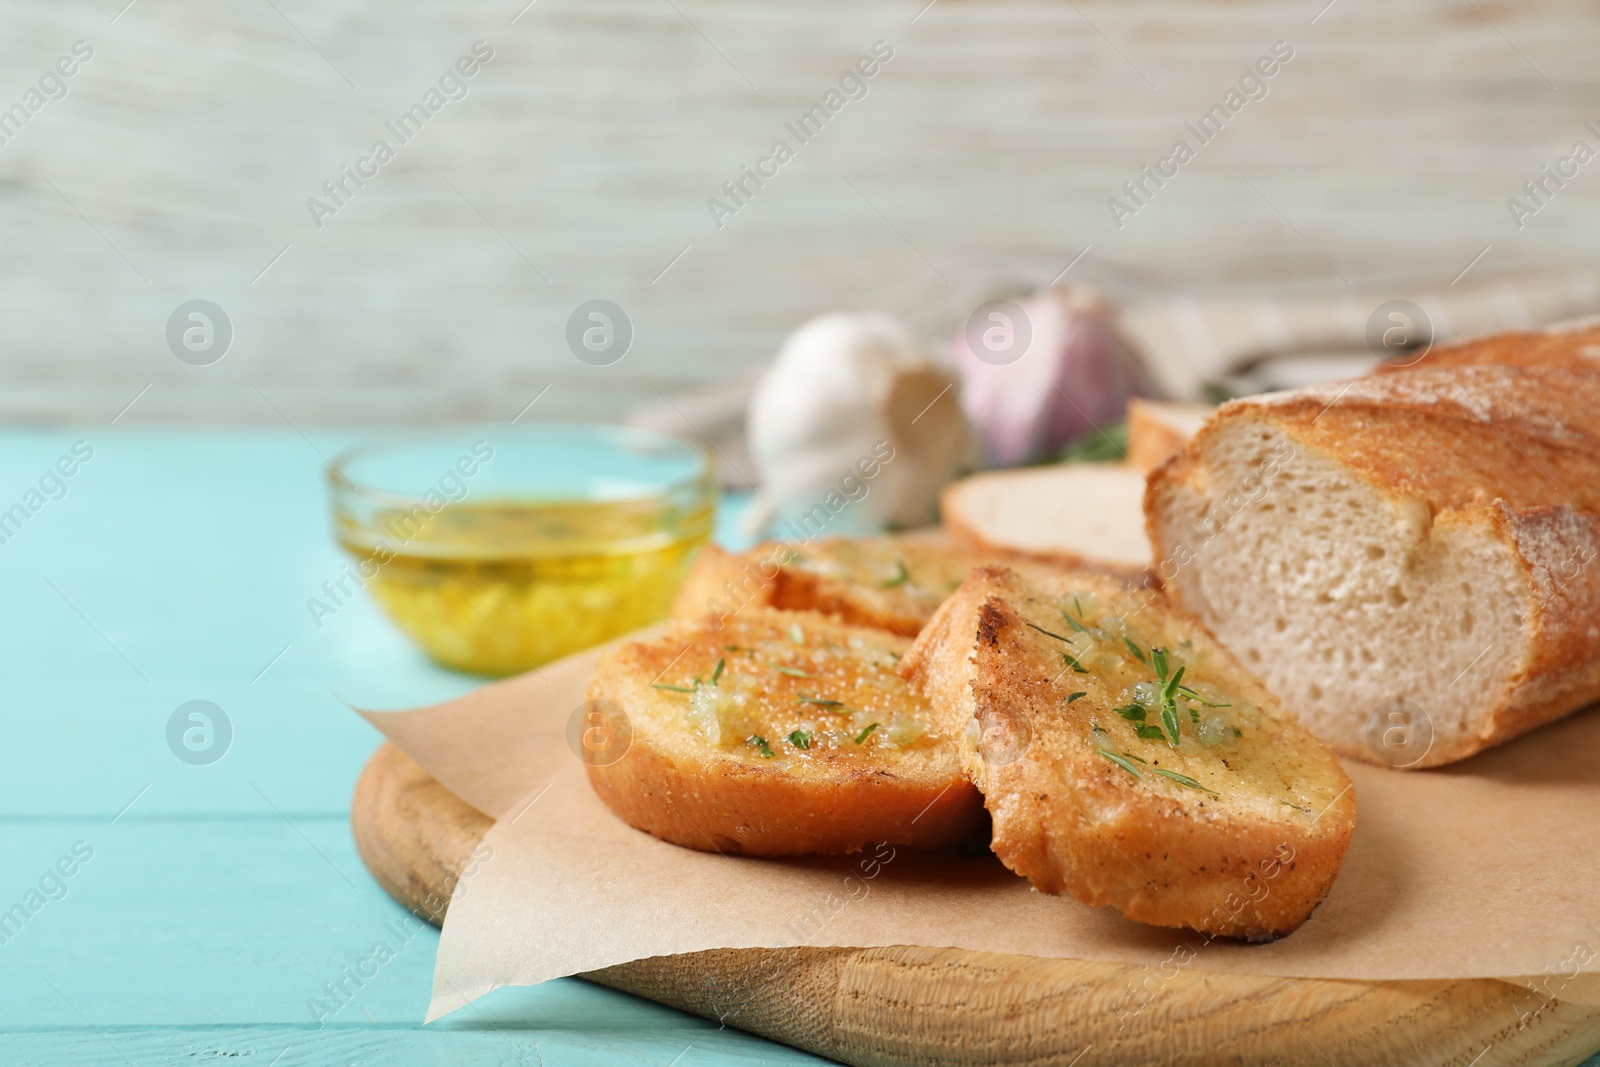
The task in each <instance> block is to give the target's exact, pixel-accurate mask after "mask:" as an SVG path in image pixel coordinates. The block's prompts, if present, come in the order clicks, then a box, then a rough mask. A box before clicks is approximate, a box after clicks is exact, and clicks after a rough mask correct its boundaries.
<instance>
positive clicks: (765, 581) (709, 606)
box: [671, 530, 1053, 638]
mask: <svg viewBox="0 0 1600 1067" xmlns="http://www.w3.org/2000/svg"><path fill="white" fill-rule="evenodd" d="M996 561H1009V562H1010V563H1011V564H1012V565H1013V566H1015V567H1017V568H1019V569H1020V570H1022V571H1023V572H1024V573H1033V572H1038V571H1040V570H1043V571H1045V572H1048V571H1050V570H1052V569H1053V566H1052V565H1051V564H1048V563H1041V562H1038V561H1033V560H1028V559H1021V558H1015V557H1012V556H1010V555H1008V554H1007V553H1002V552H969V551H966V550H963V549H958V548H955V547H953V546H952V545H951V544H950V543H949V539H948V538H946V537H945V536H944V535H943V534H942V532H941V531H937V530H934V531H932V532H918V533H910V534H885V535H882V536H878V537H829V538H823V539H821V540H817V541H811V542H808V543H804V544H799V543H788V542H782V541H770V542H767V543H765V544H761V545H757V546H756V547H755V548H753V549H751V550H750V551H748V552H741V553H731V552H724V551H723V550H722V549H720V548H718V547H717V546H716V545H709V544H708V545H705V546H702V547H701V549H700V551H699V553H698V554H697V555H696V557H695V561H694V563H693V564H692V565H691V566H690V568H689V573H688V575H687V576H686V577H685V579H684V583H683V585H682V587H681V588H680V589H679V591H678V595H677V597H676V599H674V600H673V603H672V611H671V615H672V617H673V618H682V619H688V618H697V617H701V616H712V617H714V618H726V617H727V616H728V615H730V614H733V613H735V612H738V611H742V610H743V609H744V608H746V607H751V606H753V607H767V608H776V609H779V610H782V611H816V612H820V613H822V614H824V615H828V616H830V617H832V618H834V619H836V620H838V621H840V622H846V623H851V624H853V625H856V626H874V627H877V628H879V629H883V630H889V631H891V632H893V633H897V634H899V635H900V636H902V637H907V638H910V637H915V636H916V635H917V631H919V630H921V629H922V627H923V625H924V624H925V623H926V622H927V621H928V620H929V619H931V618H932V617H933V613H934V612H935V611H937V610H938V609H939V605H940V604H942V603H944V601H945V598H946V597H948V596H949V595H950V594H951V593H953V592H955V591H956V588H957V587H958V586H960V585H961V582H962V581H963V580H964V579H965V578H966V576H967V575H968V574H970V573H971V572H972V568H974V567H976V566H979V565H981V564H984V563H993V562H996Z"/></svg>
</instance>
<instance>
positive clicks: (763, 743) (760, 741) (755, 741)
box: [744, 734, 773, 759]
mask: <svg viewBox="0 0 1600 1067" xmlns="http://www.w3.org/2000/svg"><path fill="white" fill-rule="evenodd" d="M744 743H745V744H747V745H754V746H756V748H758V749H760V750H761V758H762V759H771V758H772V755H773V753H772V746H771V745H769V744H767V739H766V738H765V737H761V736H760V735H758V734H751V735H750V736H749V737H747V738H745V739H744Z"/></svg>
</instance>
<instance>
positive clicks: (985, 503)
mask: <svg viewBox="0 0 1600 1067" xmlns="http://www.w3.org/2000/svg"><path fill="white" fill-rule="evenodd" d="M1143 505H1144V475H1142V474H1140V473H1139V471H1138V470H1137V469H1136V468H1134V467H1133V466H1131V465H1130V464H1127V463H1057V464H1053V465H1051V466H1047V467H1025V468H1021V469H1019V470H1009V471H987V472H985V473H983V474H974V475H973V476H972V477H970V478H963V479H961V480H960V481H959V482H951V483H950V484H949V485H947V486H945V487H944V491H943V492H942V493H941V494H940V496H939V508H940V514H941V515H943V517H944V524H945V527H946V528H947V529H948V530H949V531H950V539H951V541H952V542H953V543H954V544H955V545H956V546H957V547H959V548H964V549H966V550H967V551H969V552H976V553H988V554H989V555H990V556H994V555H997V554H1002V553H1010V554H1013V555H1017V556H1025V557H1029V558H1032V559H1038V560H1047V561H1050V562H1053V563H1058V564H1064V565H1066V566H1071V567H1095V568H1099V569H1102V570H1106V571H1109V572H1111V573H1113V574H1117V575H1119V576H1122V577H1126V578H1130V579H1134V580H1138V579H1139V578H1141V577H1142V576H1143V574H1144V572H1145V569H1146V568H1147V567H1149V566H1150V539H1149V537H1147V536H1146V535H1145V529H1144V510H1143Z"/></svg>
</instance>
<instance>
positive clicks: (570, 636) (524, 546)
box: [339, 500, 712, 675]
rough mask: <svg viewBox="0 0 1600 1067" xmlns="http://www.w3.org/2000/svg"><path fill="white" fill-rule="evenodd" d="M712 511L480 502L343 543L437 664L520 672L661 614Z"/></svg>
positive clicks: (417, 514)
mask: <svg viewBox="0 0 1600 1067" xmlns="http://www.w3.org/2000/svg"><path fill="white" fill-rule="evenodd" d="M711 521H712V508H711V506H709V504H708V505H707V506H705V507H701V508H696V509H693V510H684V509H683V508H680V507H673V506H670V505H666V504H663V503H662V502H661V501H660V500H649V501H601V502H592V501H580V502H542V501H531V502H522V501H484V502H475V503H471V504H468V503H465V502H462V503H459V504H450V505H447V506H446V507H444V508H442V509H441V510H439V511H438V512H435V513H432V514H430V513H428V511H427V510H426V509H424V508H415V509H412V510H411V511H409V512H408V511H400V510H393V511H387V512H385V511H380V512H378V513H377V514H375V515H374V516H372V522H371V525H370V526H369V527H368V528H367V529H366V530H363V531H359V533H358V532H357V531H355V530H353V529H352V530H347V529H340V531H339V535H340V536H339V539H340V543H341V544H342V545H343V546H344V548H345V549H346V550H347V551H349V552H350V553H351V554H352V555H354V556H355V557H356V559H357V560H358V561H359V563H360V567H359V570H360V573H361V574H362V576H363V577H364V578H365V579H366V586H367V589H368V590H369V591H370V592H371V594H372V595H373V597H375V598H376V599H377V601H378V603H379V604H380V605H382V606H383V608H384V610H385V611H387V612H388V614H389V615H390V617H391V618H393V619H394V621H395V622H396V623H397V624H398V625H399V626H400V628H401V629H402V630H404V631H405V632H406V633H407V634H409V635H410V636H411V638H412V639H413V640H415V641H416V642H417V643H418V644H419V645H421V646H422V647H423V649H425V650H426V651H427V653H428V654H429V655H430V656H431V657H432V658H433V659H434V660H435V661H437V662H438V663H441V664H443V665H444V666H447V667H452V668H455V669H457V670H463V671H470V672H472V673H474V674H487V675H505V674H515V673H518V672H520V671H526V670H529V669H531V668H533V667H537V666H539V665H540V664H542V663H548V662H550V661H551V660H555V659H560V658H561V657H562V656H566V655H569V654H571V653H573V652H577V651H579V650H581V649H585V648H589V647H591V646H593V645H597V644H600V643H602V642H604V641H607V640H610V639H611V638H613V637H617V636H619V635H621V634H624V633H627V632H629V631H630V630H635V629H638V628H639V627H642V626H647V625H649V624H650V623H652V622H656V621H657V620H659V619H662V618H664V617H665V616H666V614H667V609H668V607H669V605H670V604H671V602H672V598H673V595H674V594H675V593H676V592H677V590H678V586H679V585H680V584H682V581H683V577H684V572H685V571H686V569H687V568H688V564H689V560H690V557H691V556H692V555H693V553H694V550H695V548H696V547H697V546H698V545H699V544H700V543H701V542H702V541H704V540H705V539H706V538H707V536H709V534H710V532H711Z"/></svg>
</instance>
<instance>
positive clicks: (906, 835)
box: [588, 608, 983, 856]
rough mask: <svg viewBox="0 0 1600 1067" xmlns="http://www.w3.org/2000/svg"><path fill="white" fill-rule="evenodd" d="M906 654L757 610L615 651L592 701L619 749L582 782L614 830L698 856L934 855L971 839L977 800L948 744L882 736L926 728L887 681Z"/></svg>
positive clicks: (689, 624) (926, 714)
mask: <svg viewBox="0 0 1600 1067" xmlns="http://www.w3.org/2000/svg"><path fill="white" fill-rule="evenodd" d="M796 634H798V635H799V636H800V637H801V640H800V641H796V640H794V637H795V635H796ZM906 647H907V642H905V641H904V640H902V639H900V638H897V637H895V636H894V635H892V634H888V633H885V632H883V631H878V630H869V629H864V628H860V627H852V626H845V625H841V624H839V623H837V622H834V621H832V620H829V619H826V618H824V617H822V616H820V615H815V614H810V613H802V612H775V611H770V610H763V609H760V608H753V609H750V610H748V611H745V612H741V613H740V614H738V615H736V616H733V617H731V618H729V619H728V620H726V621H725V622H723V623H722V624H721V625H720V626H719V625H718V624H717V623H716V622H715V620H711V619H700V620H686V621H682V622H678V623H676V624H675V625H673V626H672V627H671V628H670V629H669V630H668V632H667V633H666V634H665V635H664V636H662V637H660V638H658V639H656V640H653V641H646V642H639V643H635V644H630V645H624V646H621V647H619V648H617V649H615V650H613V651H612V652H610V653H609V654H607V655H606V656H605V658H604V659H602V661H601V663H600V665H599V667H598V668H597V669H596V671H595V675H594V678H593V679H592V681H591V683H590V687H589V698H590V699H591V700H599V701H607V702H609V704H611V705H614V706H615V709H620V717H621V718H624V719H625V721H626V722H627V724H628V726H629V728H630V729H631V735H632V740H631V744H630V746H629V747H628V748H627V750H626V752H625V754H623V755H622V757H621V758H620V759H618V760H616V761H615V762H611V763H603V764H602V763H598V762H596V763H591V764H590V765H589V767H588V774H589V781H590V783H591V784H592V785H593V787H594V790H595V792H596V793H597V794H598V795H599V796H600V798H601V800H603V801H604V802H605V803H606V804H607V806H609V807H610V808H611V810H612V811H614V812H615V813H616V814H617V815H618V816H619V817H620V818H622V819H623V820H624V821H625V822H627V823H629V824H630V825H632V826H634V827H636V828H638V829H640V830H644V831H646V832H647V833H650V834H653V835H655V836H656V837H659V838H661V839H662V840H665V841H671V842H673V843H674V844H678V845H683V846H685V847H688V848H695V849H700V850H703V851H716V852H725V853H734V854H742V855H750V856H791V855H802V854H807V853H839V852H854V851H856V850H858V849H860V848H862V847H863V846H865V845H867V844H872V843H877V842H887V843H889V844H896V845H901V844H903V845H911V846H922V847H939V846H945V845H950V844H953V843H956V842H959V841H962V840H964V839H966V838H967V837H969V836H971V835H973V834H974V833H981V831H982V826H983V810H982V804H981V801H980V799H979V797H978V794H977V790H976V789H974V788H973V786H972V785H971V784H970V783H969V782H967V781H966V780H965V779H964V778H963V777H962V774H961V767H960V760H959V758H958V756H957V755H956V753H955V750H954V749H953V748H952V746H951V745H950V744H949V743H948V741H947V740H946V739H944V738H942V737H941V736H940V735H939V734H938V733H937V731H936V729H929V730H928V731H927V732H926V733H924V734H922V735H921V736H912V737H911V738H910V740H905V741H903V742H902V741H897V740H895V738H896V737H904V736H905V735H906V734H908V733H913V732H914V731H912V730H910V729H906V727H907V724H910V726H911V727H915V726H916V725H917V724H919V723H920V724H922V725H924V726H931V712H930V709H929V708H928V706H927V704H926V702H925V701H923V700H922V699H921V698H920V697H919V696H918V695H917V694H916V693H914V692H913V691H912V690H911V689H910V688H909V687H908V686H906V685H905V683H904V682H903V681H901V679H900V678H899V677H898V676H897V675H896V674H895V673H894V670H893V667H894V663H895V661H896V659H897V658H898V657H899V656H900V655H901V654H902V653H903V652H904V650H905V649H906ZM719 662H720V663H722V668H721V669H720V671H719V669H718V667H717V666H716V665H717V663H719ZM696 679H698V681H697V680H696ZM713 680H714V681H713ZM662 687H676V688H662ZM680 690H691V692H682V691H680ZM697 691H698V692H697ZM802 698H805V699H802ZM829 702H837V705H838V706H832V705H830V703H829ZM615 709H610V708H608V709H606V713H607V714H608V715H611V716H613V717H617V716H618V712H617V711H616V710H615ZM708 709H709V710H708ZM858 720H860V721H858ZM870 723H877V724H878V725H876V726H874V727H873V728H872V729H871V730H870V731H868V732H867V733H866V736H865V738H864V739H861V740H858V738H861V733H862V731H863V729H864V728H865V727H866V726H868V725H869V724H870ZM896 730H899V731H900V732H899V733H896V732H895V731H896ZM747 731H748V733H747ZM763 731H764V732H763ZM798 731H804V732H805V734H806V744H807V745H808V746H809V747H807V748H801V747H800V746H799V744H798V742H797V740H796V739H795V737H794V734H795V732H798ZM757 738H759V743H757V741H756V739H757ZM763 746H764V747H763ZM766 752H770V753H771V755H770V756H769V755H766V754H765V753H766Z"/></svg>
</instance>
